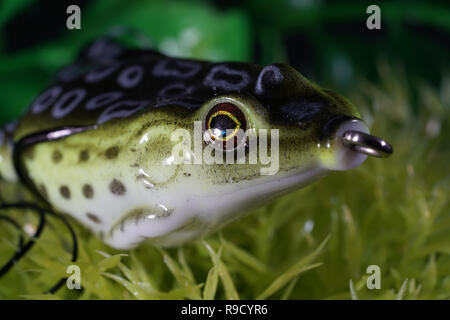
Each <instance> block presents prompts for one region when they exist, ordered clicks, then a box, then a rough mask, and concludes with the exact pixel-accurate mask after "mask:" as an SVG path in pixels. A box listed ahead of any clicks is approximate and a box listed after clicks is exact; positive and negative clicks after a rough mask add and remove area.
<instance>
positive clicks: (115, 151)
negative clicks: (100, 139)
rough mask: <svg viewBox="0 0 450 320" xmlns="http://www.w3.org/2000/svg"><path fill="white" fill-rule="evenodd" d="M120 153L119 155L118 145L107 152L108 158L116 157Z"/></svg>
mask: <svg viewBox="0 0 450 320" xmlns="http://www.w3.org/2000/svg"><path fill="white" fill-rule="evenodd" d="M118 155H119V147H117V146H114V147H111V148H109V149H108V150H106V152H105V156H106V158H108V159H115V158H117V157H118Z"/></svg>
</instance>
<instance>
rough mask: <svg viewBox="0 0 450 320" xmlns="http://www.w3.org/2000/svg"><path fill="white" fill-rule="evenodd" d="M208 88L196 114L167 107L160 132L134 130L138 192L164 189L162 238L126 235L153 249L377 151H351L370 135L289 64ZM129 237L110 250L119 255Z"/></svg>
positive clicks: (159, 116) (335, 97)
mask: <svg viewBox="0 0 450 320" xmlns="http://www.w3.org/2000/svg"><path fill="white" fill-rule="evenodd" d="M218 81H219V82H218V83H219V84H220V81H221V80H220V79H219V80H218ZM227 81H229V82H232V81H233V79H232V77H231V78H228V79H227ZM235 81H238V80H235ZM214 89H216V90H215V92H214V94H213V95H212V96H210V97H209V98H208V99H205V101H204V102H203V103H202V105H201V106H200V107H199V108H197V109H195V110H194V112H192V111H191V110H189V109H186V108H185V107H182V106H180V105H177V103H173V104H171V103H169V104H166V105H164V106H161V107H159V108H158V110H153V112H152V119H153V120H152V121H153V123H154V124H156V123H158V124H159V125H153V124H147V125H142V124H141V125H139V126H138V128H142V127H145V128H147V129H146V130H142V129H139V134H138V135H137V136H138V138H139V139H138V140H139V141H140V144H139V146H140V148H141V150H142V153H141V154H140V156H139V160H138V161H137V164H138V165H137V168H138V170H139V172H140V173H141V174H143V175H144V177H146V179H144V180H143V181H144V183H145V184H150V185H152V186H155V185H160V186H163V188H164V194H163V193H160V196H159V197H157V199H158V200H157V201H158V202H157V204H156V206H158V207H159V208H164V210H163V211H161V212H160V214H159V215H164V213H165V215H166V217H165V218H164V219H165V220H164V221H166V222H165V223H166V225H165V227H167V228H164V230H166V231H167V232H159V236H158V237H152V236H151V234H155V226H154V225H153V226H152V221H150V220H151V219H150V220H149V219H142V220H141V221H142V224H141V225H138V224H133V225H132V226H131V227H128V228H131V229H132V230H135V231H136V230H139V232H138V233H140V234H147V235H148V236H149V237H151V238H152V239H153V240H154V241H156V242H157V243H160V244H164V245H176V244H179V243H182V242H184V241H186V240H188V239H192V238H196V237H198V236H199V235H201V234H204V233H209V232H211V231H214V230H217V229H218V228H220V227H221V226H223V225H224V224H226V223H228V222H230V221H232V220H234V219H235V218H238V217H241V216H242V215H243V213H246V212H249V210H251V209H252V208H255V207H257V206H259V205H261V204H263V203H264V202H266V201H268V200H270V199H275V198H277V197H279V196H280V195H283V194H286V193H288V192H290V191H292V190H294V189H297V188H300V187H302V186H305V185H307V184H308V183H310V182H312V181H314V180H317V179H318V178H320V177H323V176H325V175H326V174H327V173H329V172H331V171H338V170H347V169H352V168H355V167H357V166H359V165H360V164H362V163H363V162H364V160H365V159H366V157H367V154H370V150H372V151H374V150H375V149H374V148H372V149H370V148H369V147H367V146H366V147H367V149H364V148H360V149H358V148H357V147H361V145H360V144H358V141H356V140H358V139H362V137H363V138H367V137H371V136H369V135H368V133H369V129H368V128H367V126H366V125H365V124H364V122H363V121H362V120H361V117H360V114H359V113H358V111H357V109H356V108H355V107H354V106H353V105H352V104H351V103H350V102H349V101H348V100H347V99H345V98H344V97H342V96H341V95H339V94H337V93H334V92H332V91H329V90H325V89H322V88H320V87H319V86H318V85H316V84H314V83H312V82H311V81H309V80H307V79H306V78H305V77H303V76H302V75H301V74H300V73H299V72H298V71H296V70H295V69H293V68H292V67H290V66H287V65H284V64H273V65H269V66H266V67H264V68H261V69H260V70H258V73H257V74H256V76H255V78H254V80H253V81H252V82H251V85H250V86H247V87H246V88H245V89H241V90H222V91H219V90H217V88H214ZM168 124H170V125H168ZM352 134H353V135H352ZM346 135H350V136H349V137H347V136H346ZM355 135H356V138H355ZM352 139H353V140H355V141H351V140H352ZM152 141H153V142H152ZM366 142H367V140H366ZM144 146H146V147H144ZM363 147H364V146H363ZM152 150H153V151H155V150H159V151H158V152H152ZM385 151H386V150H385ZM387 152H389V150H387ZM155 164H157V165H155ZM153 207H155V204H153ZM152 217H155V215H152ZM122 221H123V220H122ZM153 222H154V221H153ZM146 224H147V227H146ZM159 226H160V228H161V223H160V225H159ZM169 226H170V227H169ZM146 228H148V229H146ZM124 229H125V230H127V228H124ZM128 230H130V229H128ZM160 230H161V229H159V231H160ZM135 231H129V232H128V233H127V234H125V233H122V234H120V233H119V235H117V234H116V236H115V237H114V238H112V241H111V243H112V244H113V245H114V246H119V247H120V246H122V244H123V243H124V242H126V241H127V237H129V236H130V234H133V232H135Z"/></svg>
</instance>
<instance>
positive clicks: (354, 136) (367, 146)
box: [341, 130, 393, 158]
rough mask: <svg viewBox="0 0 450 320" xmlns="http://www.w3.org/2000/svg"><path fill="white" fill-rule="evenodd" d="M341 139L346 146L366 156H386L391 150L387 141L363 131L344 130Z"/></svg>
mask: <svg viewBox="0 0 450 320" xmlns="http://www.w3.org/2000/svg"><path fill="white" fill-rule="evenodd" d="M341 139H342V143H343V144H344V145H345V146H346V147H349V148H350V149H351V150H353V151H355V152H359V153H363V154H366V155H368V156H373V157H377V158H386V157H389V156H390V155H391V154H392V152H393V149H392V146H391V145H390V144H389V143H388V142H386V141H385V140H383V139H380V138H378V137H375V136H372V135H370V134H367V133H364V132H360V131H354V130H349V131H345V132H344V134H343V135H342V138H341Z"/></svg>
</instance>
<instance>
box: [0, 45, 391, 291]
mask: <svg viewBox="0 0 450 320" xmlns="http://www.w3.org/2000/svg"><path fill="white" fill-rule="evenodd" d="M196 121H197V122H201V123H202V126H203V127H202V130H203V131H204V132H209V133H211V132H213V133H218V134H216V135H214V134H213V135H210V139H204V140H203V141H202V143H203V147H206V146H208V145H210V144H213V145H214V144H215V145H220V146H223V145H228V146H229V144H232V148H231V150H233V151H234V152H235V153H238V151H241V153H242V152H243V153H244V154H245V153H248V152H249V150H248V149H249V144H248V141H244V143H240V144H237V143H236V140H237V139H236V136H235V135H236V132H237V130H236V129H242V130H244V131H246V130H253V131H254V132H258V130H260V129H267V130H269V131H270V130H271V129H277V130H278V133H279V137H278V143H279V152H278V153H279V170H278V171H277V172H276V174H273V175H261V174H260V169H261V167H262V165H261V164H258V163H257V164H249V163H246V164H245V163H244V164H241V163H236V164H231V165H230V164H206V163H202V164H192V162H190V161H184V162H182V163H173V161H171V157H173V155H172V150H173V146H174V144H175V143H176V142H174V141H173V139H172V133H173V132H174V131H175V130H176V129H178V128H182V129H185V130H186V131H187V132H188V133H192V136H194V135H195V132H194V125H193V124H194V122H196ZM205 137H206V135H205ZM247 140H248V139H247ZM0 145H1V149H0V174H1V177H2V179H3V182H2V185H3V186H4V185H7V184H9V185H12V184H16V185H21V186H23V187H24V188H26V189H27V190H29V195H28V198H27V201H26V202H24V199H18V200H17V201H16V202H15V203H14V200H11V199H6V198H3V200H2V201H3V203H4V204H3V206H2V208H3V209H5V210H6V209H12V208H14V209H16V211H17V210H32V211H34V212H36V213H37V214H38V216H39V217H40V223H39V225H38V226H37V228H36V231H35V233H34V235H33V236H32V239H31V240H30V241H29V242H27V243H24V241H23V240H24V239H22V238H21V239H20V243H19V250H18V252H16V254H15V255H14V257H13V258H12V259H11V261H10V262H9V263H8V264H7V265H5V266H4V267H3V268H2V269H1V271H0V275H2V274H5V273H6V272H7V271H8V270H9V269H10V268H11V267H12V266H13V265H14V263H15V262H17V261H18V260H19V259H20V257H22V256H23V255H24V254H25V252H27V251H28V250H30V249H31V247H32V245H33V243H34V242H33V238H37V237H39V235H40V233H41V232H42V228H43V226H44V222H45V216H46V214H48V213H50V214H53V215H54V216H56V217H58V218H60V219H62V220H63V222H64V223H65V224H66V225H67V227H68V228H69V230H70V233H71V235H72V238H73V260H74V261H75V260H76V256H77V249H76V237H75V234H74V232H73V230H72V229H71V228H70V225H69V224H68V223H67V221H66V220H65V218H64V215H63V214H68V215H70V216H71V217H73V218H74V219H76V220H77V221H79V222H80V223H81V224H82V225H84V226H86V227H87V228H89V229H91V230H92V232H93V233H95V234H96V235H97V236H98V237H99V238H101V239H102V240H103V241H104V242H105V243H107V244H108V245H110V246H112V247H115V248H120V249H127V248H132V247H133V246H136V245H137V244H139V243H140V242H141V241H143V240H144V239H151V241H153V243H155V244H156V245H162V246H174V245H178V244H180V243H183V242H186V241H188V240H191V239H194V238H197V237H199V236H201V235H203V234H205V233H210V232H212V231H214V230H217V229H218V228H220V227H222V226H223V225H224V224H226V223H228V222H230V221H231V220H233V219H235V218H237V217H239V216H240V215H241V213H242V212H245V211H248V210H249V209H251V208H254V207H255V206H259V205H261V204H262V203H263V202H264V201H267V200H270V199H273V198H275V197H278V196H280V195H282V194H285V193H287V192H290V191H292V190H294V189H297V188H299V187H302V186H305V185H307V184H309V183H311V182H312V181H314V180H317V179H318V178H320V177H323V176H324V175H326V174H327V173H329V172H331V171H335V170H347V169H351V168H354V167H356V166H358V165H360V164H361V163H362V162H363V161H364V160H365V159H366V157H367V155H369V156H375V157H385V156H388V155H390V154H391V153H392V148H391V146H390V145H389V144H388V143H387V142H385V141H384V140H382V139H379V138H377V137H374V136H372V135H370V134H369V129H368V128H367V126H366V125H365V124H364V122H363V121H362V120H361V117H360V114H359V113H358V111H357V109H356V108H355V107H354V106H353V105H352V104H351V103H350V102H349V101H348V100H347V99H346V98H344V97H343V96H341V95H339V94H337V93H334V92H332V91H329V90H326V89H323V88H321V87H319V86H318V85H316V84H314V83H312V82H311V81H309V80H307V79H306V78H305V77H303V76H302V75H301V74H300V73H299V72H298V71H296V70H295V69H293V68H292V67H290V66H288V65H285V64H272V65H268V66H265V67H261V66H258V65H255V64H250V63H238V62H221V63H213V62H208V61H199V60H187V59H178V58H171V57H168V56H165V55H163V54H161V53H159V52H156V51H153V50H147V49H130V48H125V47H123V46H121V45H120V44H118V43H117V42H115V41H113V40H112V39H110V38H107V37H105V38H102V39H99V40H97V41H95V42H93V43H92V44H91V45H89V46H88V47H87V48H85V49H84V50H83V51H82V52H81V54H80V55H79V57H78V59H77V60H76V61H75V62H74V63H73V64H71V65H69V66H67V67H66V68H64V69H63V70H61V71H60V72H59V73H58V74H57V76H56V77H55V80H54V81H53V83H52V84H51V85H50V86H49V87H48V88H46V89H45V90H44V91H43V92H42V93H41V94H40V95H39V96H38V97H36V99H35V100H34V102H32V104H31V106H30V108H29V111H28V112H27V113H26V114H25V115H24V116H23V117H22V118H21V119H20V120H19V121H18V122H17V123H16V124H15V125H10V126H8V127H7V128H5V129H4V130H2V131H0ZM227 150H228V148H227ZM184 156H185V157H186V160H189V159H192V158H195V157H196V156H197V155H196V154H193V153H192V154H191V153H186V155H184ZM172 160H173V159H172ZM0 194H1V192H0ZM2 196H3V195H2ZM3 197H4V196H3ZM263 200H264V201H263ZM11 201H13V202H11ZM11 203H12V204H11ZM1 219H2V220H3V221H4V222H6V223H11V224H13V225H14V226H15V227H17V228H19V229H20V226H19V225H18V223H16V221H14V220H13V219H12V218H10V217H7V216H6V215H2V216H1ZM62 283H63V282H59V283H58V284H56V285H55V286H54V287H53V288H52V289H51V290H50V292H53V291H55V290H57V289H58V288H59V286H60V285H61V284H62Z"/></svg>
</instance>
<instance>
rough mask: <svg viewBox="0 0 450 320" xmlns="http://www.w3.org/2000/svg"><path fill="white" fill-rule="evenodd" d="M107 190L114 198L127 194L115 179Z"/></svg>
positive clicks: (120, 183)
mask: <svg viewBox="0 0 450 320" xmlns="http://www.w3.org/2000/svg"><path fill="white" fill-rule="evenodd" d="M109 190H110V191H111V193H112V194H114V195H116V196H123V195H125V193H126V192H127V189H126V188H125V186H124V184H123V183H122V182H120V181H119V180H117V179H114V180H113V181H111V183H110V184H109Z"/></svg>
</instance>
